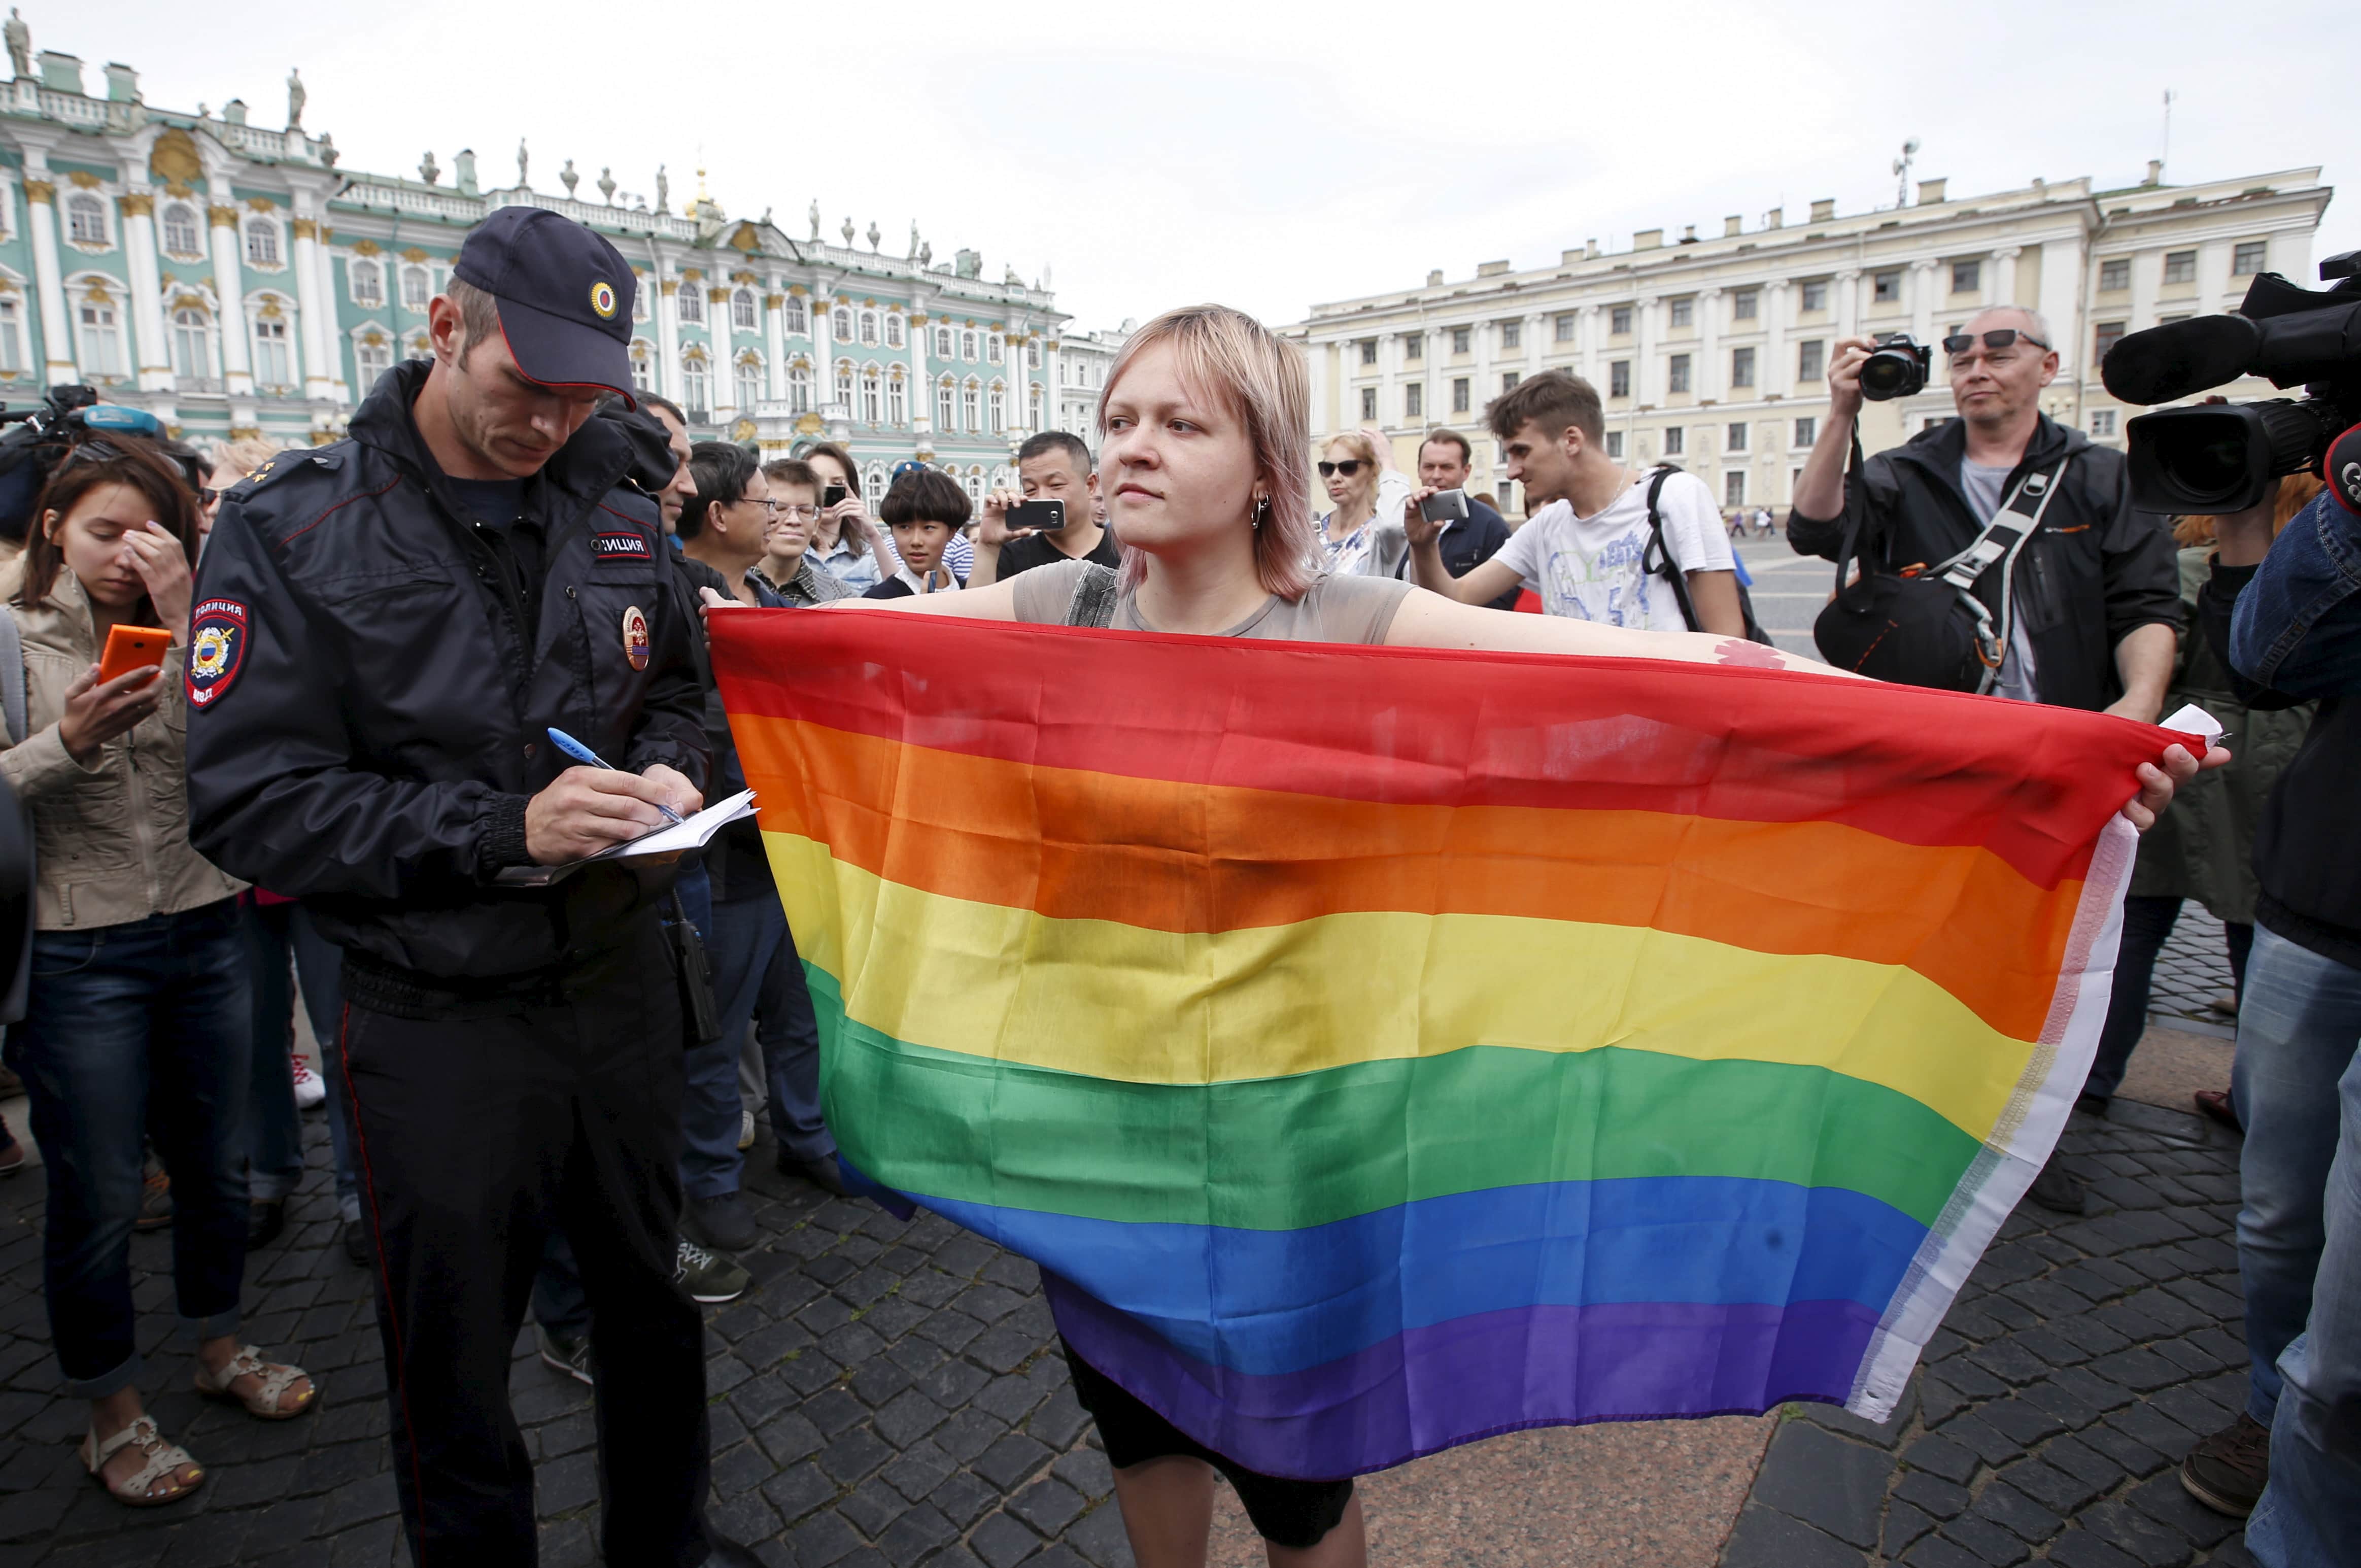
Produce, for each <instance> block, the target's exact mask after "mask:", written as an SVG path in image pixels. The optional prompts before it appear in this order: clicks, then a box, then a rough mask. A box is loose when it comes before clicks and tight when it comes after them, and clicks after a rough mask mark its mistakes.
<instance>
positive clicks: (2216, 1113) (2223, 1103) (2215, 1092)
mask: <svg viewBox="0 0 2361 1568" xmlns="http://www.w3.org/2000/svg"><path fill="white" fill-rule="evenodd" d="M2190 1098H2191V1099H2192V1100H2194V1101H2196V1102H2197V1112H2198V1114H2200V1115H2202V1116H2210V1117H2212V1118H2213V1120H2214V1121H2216V1122H2219V1123H2221V1124H2223V1125H2224V1126H2225V1127H2227V1128H2229V1129H2230V1130H2231V1131H2232V1132H2234V1133H2243V1132H2245V1131H2246V1128H2244V1127H2242V1126H2240V1125H2239V1124H2238V1108H2237V1107H2236V1106H2235V1105H2234V1104H2232V1103H2231V1102H2230V1091H2228V1090H2226V1089H2201V1090H2199V1091H2197V1092H2196V1093H2195V1094H2192V1095H2191V1096H2190Z"/></svg>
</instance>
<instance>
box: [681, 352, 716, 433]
mask: <svg viewBox="0 0 2361 1568" xmlns="http://www.w3.org/2000/svg"><path fill="white" fill-rule="evenodd" d="M712 385H713V383H712V381H711V379H710V378H708V376H707V375H706V373H705V356H704V355H702V354H694V353H692V354H689V355H687V356H684V357H683V358H682V360H681V362H680V400H681V401H682V402H683V403H685V404H686V405H687V407H688V417H689V418H691V419H693V420H695V421H697V422H698V423H699V424H702V423H704V422H705V420H706V417H707V413H706V411H707V410H708V408H710V407H711V405H712V402H713V395H712Z"/></svg>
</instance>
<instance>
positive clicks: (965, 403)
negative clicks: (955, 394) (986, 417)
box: [960, 378, 983, 434]
mask: <svg viewBox="0 0 2361 1568" xmlns="http://www.w3.org/2000/svg"><path fill="white" fill-rule="evenodd" d="M982 408H983V385H982V383H980V382H978V381H976V380H974V379H972V378H971V379H970V380H969V382H968V384H967V385H966V386H964V387H962V388H961V389H960V428H961V429H962V430H964V431H967V432H968V433H970V434H973V433H975V432H977V431H980V430H982V429H983V414H982Z"/></svg>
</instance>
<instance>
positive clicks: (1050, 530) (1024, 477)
mask: <svg viewBox="0 0 2361 1568" xmlns="http://www.w3.org/2000/svg"><path fill="white" fill-rule="evenodd" d="M1016 483H1017V485H1018V487H1019V488H1021V489H1022V490H1023V492H1024V493H1023V494H1022V495H1011V494H1010V493H1009V492H1008V491H1006V490H994V491H993V492H992V494H990V495H989V496H986V497H985V498H984V500H983V526H982V527H981V528H979V529H977V530H976V541H975V570H974V571H973V572H972V573H971V574H970V575H969V576H968V580H967V586H968V587H972V588H982V587H990V586H991V585H993V584H994V583H1005V582H1006V581H1007V580H1008V579H1009V578H1011V577H1013V576H1016V574H1018V573H1019V572H1029V571H1031V570H1032V569H1033V568H1034V567H1036V566H1049V565H1056V564H1057V563H1058V562H1060V561H1095V562H1097V563H1098V564H1099V565H1102V566H1120V565H1123V556H1122V555H1121V554H1119V553H1118V552H1117V551H1116V549H1115V535H1114V534H1113V533H1111V532H1108V531H1107V530H1106V528H1105V527H1104V526H1103V525H1102V524H1101V523H1100V522H1099V521H1098V516H1097V508H1096V507H1095V506H1094V505H1093V502H1094V501H1095V500H1096V499H1097V498H1098V493H1099V477H1098V473H1097V470H1096V467H1095V466H1094V465H1093V463H1092V462H1091V449H1090V448H1089V447H1087V446H1085V445H1083V444H1082V437H1080V436H1078V435H1074V434H1071V433H1069V432H1066V431H1062V430H1045V431H1043V432H1042V433H1040V434H1038V435H1036V436H1034V437H1032V438H1031V439H1030V440H1028V441H1027V442H1026V443H1025V444H1024V445H1022V446H1020V447H1018V448H1017V449H1016ZM1049 501H1054V502H1056V503H1057V505H1056V507H1055V509H1054V510H1053V509H1052V508H1050V507H1049V506H1046V505H1044V504H1042V503H1044V502H1049Z"/></svg>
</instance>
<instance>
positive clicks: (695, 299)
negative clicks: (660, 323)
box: [673, 283, 705, 326]
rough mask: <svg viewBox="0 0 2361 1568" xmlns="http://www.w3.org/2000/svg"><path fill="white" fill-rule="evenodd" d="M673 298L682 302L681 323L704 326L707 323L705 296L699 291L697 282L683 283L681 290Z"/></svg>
mask: <svg viewBox="0 0 2361 1568" xmlns="http://www.w3.org/2000/svg"><path fill="white" fill-rule="evenodd" d="M673 298H674V299H675V300H678V301H679V302H680V324H681V325H683V326H703V325H704V324H705V296H704V295H703V294H701V293H699V292H698V291H697V285H696V284H694V283H683V284H682V285H681V286H680V291H679V292H678V293H676V294H675V295H673Z"/></svg>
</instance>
